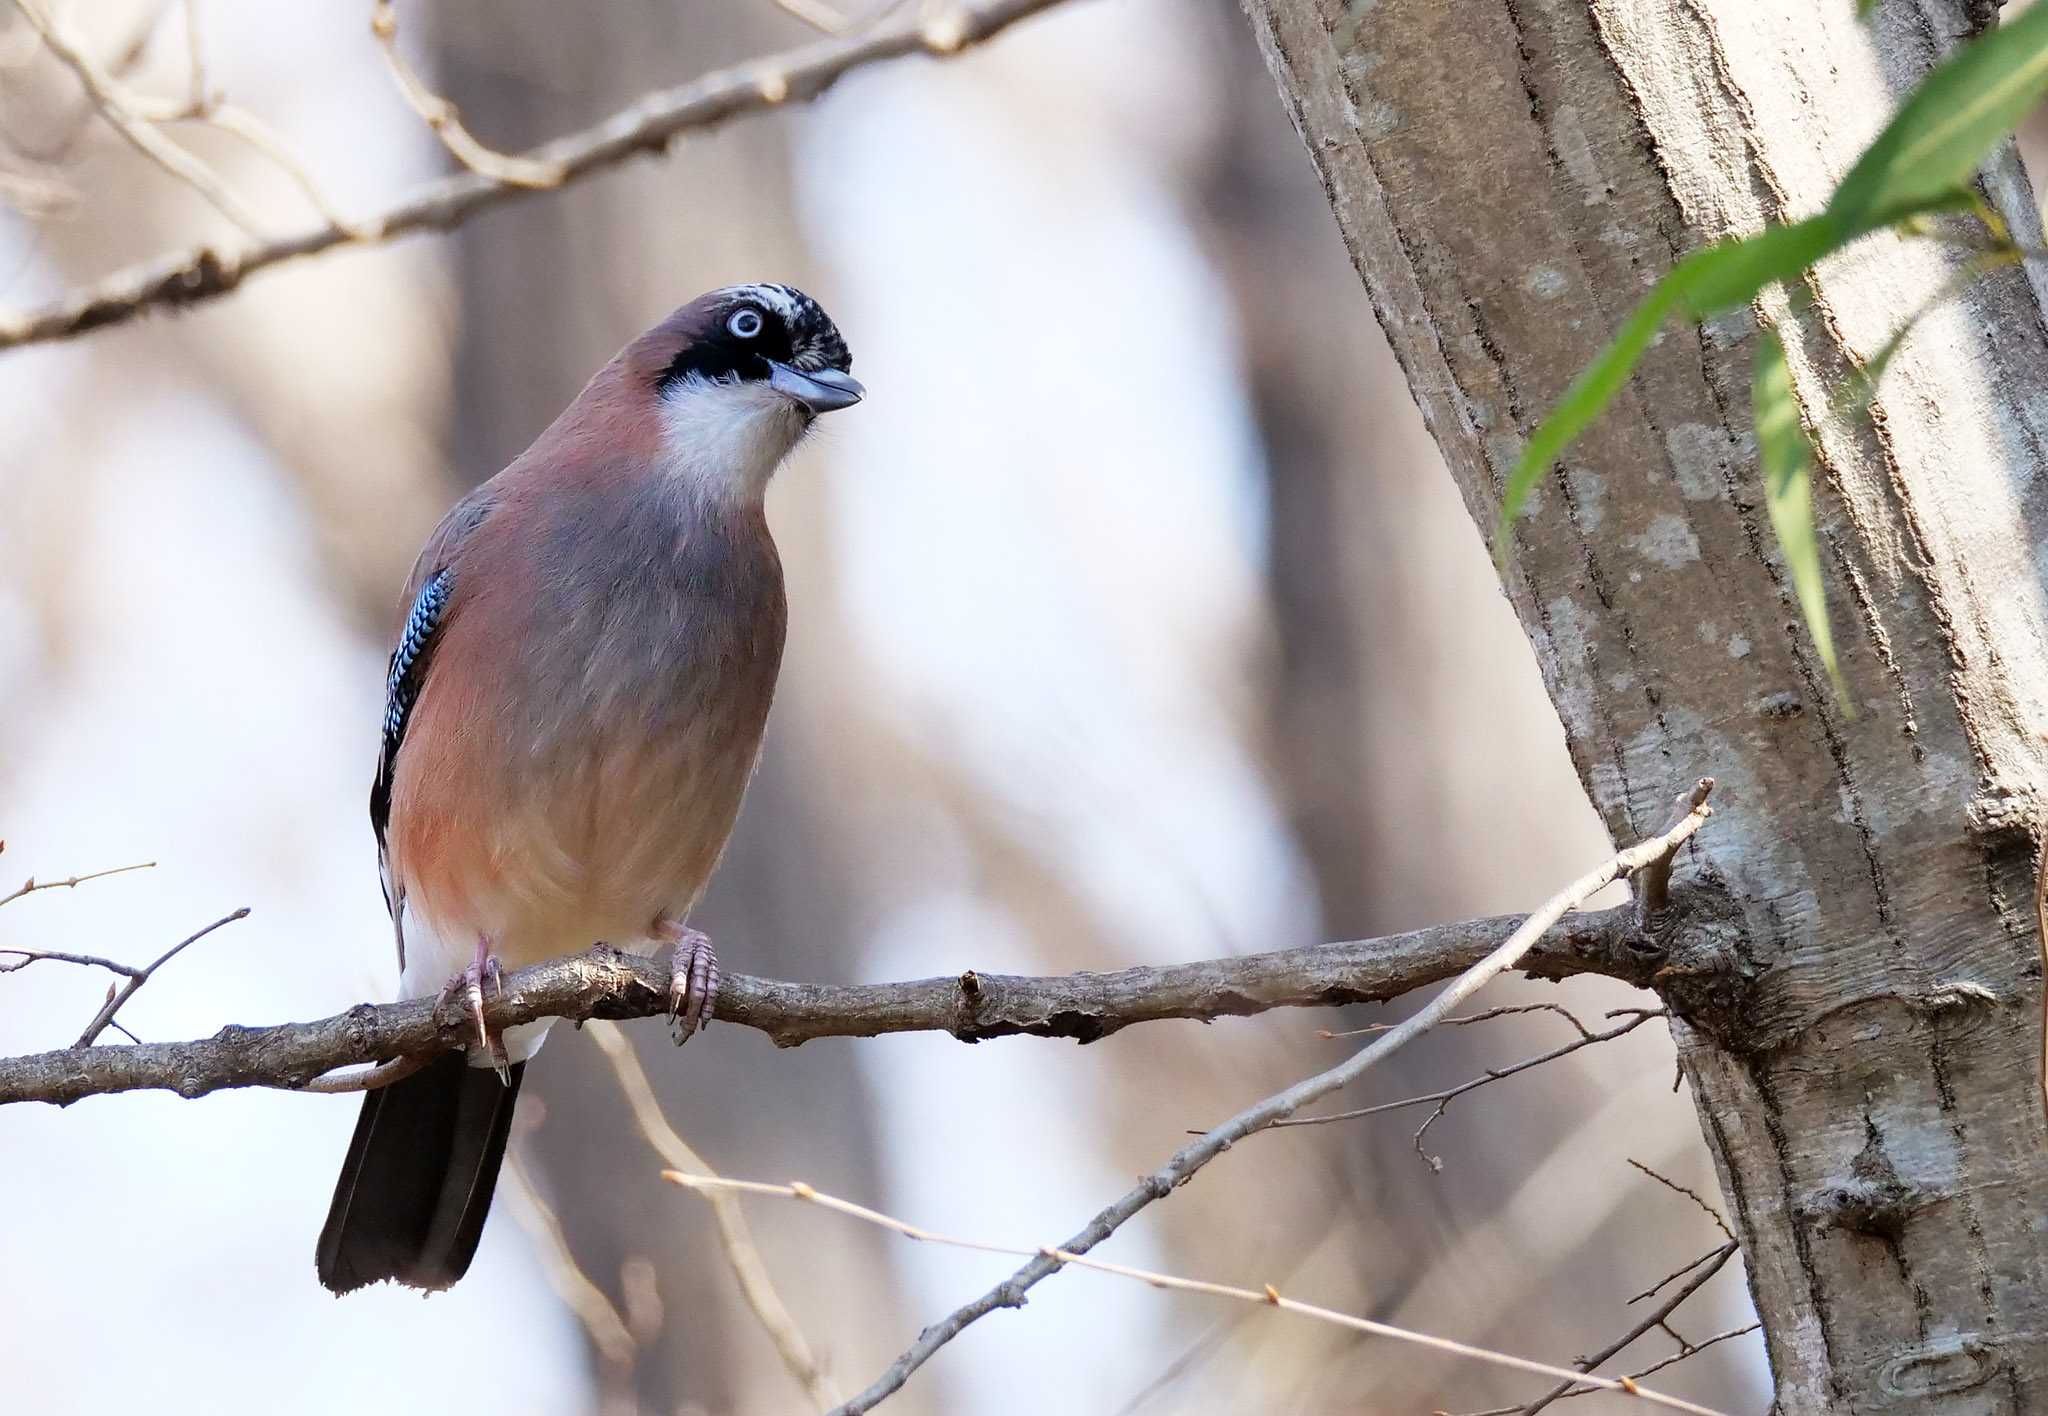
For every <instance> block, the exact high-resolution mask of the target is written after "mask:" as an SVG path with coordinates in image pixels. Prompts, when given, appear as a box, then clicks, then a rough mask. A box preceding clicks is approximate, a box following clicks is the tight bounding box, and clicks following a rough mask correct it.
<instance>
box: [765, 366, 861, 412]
mask: <svg viewBox="0 0 2048 1416" xmlns="http://www.w3.org/2000/svg"><path fill="white" fill-rule="evenodd" d="M768 386H769V387H770V388H772V389H775V390H776V391H778V392H780V393H783V394H786V395H788V396H789V397H791V398H794V399H795V400H796V401H797V402H798V403H801V404H802V405H803V406H804V407H805V408H808V409H809V410H810V411H811V412H813V413H830V412H832V411H833V410H834V409H835V408H851V407H853V405H854V404H856V403H858V402H860V398H861V395H862V394H864V393H866V392H867V390H866V389H864V388H862V387H861V386H860V381H859V380H858V379H856V378H854V377H853V375H851V374H842V373H840V372H839V371H838V370H837V369H820V370H818V371H817V372H816V373H814V374H806V373H804V372H802V371H801V370H798V369H792V368H791V367H790V366H789V365H787V364H784V363H782V362H781V361H779V360H776V359H770V360H769V361H768Z"/></svg>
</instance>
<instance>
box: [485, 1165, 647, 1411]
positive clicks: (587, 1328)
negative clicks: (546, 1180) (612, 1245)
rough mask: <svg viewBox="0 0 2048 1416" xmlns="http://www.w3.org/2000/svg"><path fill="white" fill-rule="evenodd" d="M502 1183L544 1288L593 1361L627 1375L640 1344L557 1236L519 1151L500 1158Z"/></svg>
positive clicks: (554, 1223)
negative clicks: (578, 1329) (585, 1339)
mask: <svg viewBox="0 0 2048 1416" xmlns="http://www.w3.org/2000/svg"><path fill="white" fill-rule="evenodd" d="M504 1178H505V1181H506V1183H505V1185H504V1187H503V1189H504V1193H505V1195H506V1197H507V1198H508V1199H510V1200H511V1201H512V1208H513V1210H514V1211H515V1213H516V1215H517V1218H518V1220H519V1225H520V1228H522V1229H524V1230H525V1231H526V1232H527V1234H528V1235H529V1236H531V1237H532V1239H533V1241H534V1247H535V1248H536V1249H538V1250H539V1251H540V1260H541V1266H542V1267H543V1268H545V1269H546V1270H547V1275H548V1283H549V1284H550V1285H551V1286H552V1287H553V1288H554V1290H555V1293H556V1294H557V1295H558V1296H559V1297H560V1298H561V1300H562V1301H563V1302H564V1303H566V1304H567V1305H568V1307H569V1311H570V1312H572V1313H574V1314H575V1315H576V1320H577V1321H578V1322H580V1323H582V1324H583V1330H584V1332H586V1333H588V1334H589V1335H590V1345H591V1346H592V1347H594V1348H596V1349H597V1355H598V1356H599V1357H601V1358H603V1359H604V1361H605V1363H606V1364H607V1365H608V1366H609V1367H611V1368H612V1369H614V1370H615V1371H621V1370H628V1369H630V1368H631V1367H632V1365H633V1362H634V1359H635V1358H636V1357H637V1356H638V1355H639V1350H640V1344H639V1343H638V1342H636V1341H635V1340H634V1338H633V1334H632V1332H631V1330H630V1329H628V1328H627V1326H626V1320H625V1319H624V1318H623V1317H621V1316H620V1314H619V1310H618V1309H617V1308H616V1307H615V1306H613V1304H612V1300H611V1299H609V1298H607V1297H606V1296H605V1292H604V1290H603V1289H602V1288H599V1287H598V1286H597V1285H596V1284H595V1283H594V1282H592V1281H591V1278H590V1275H589V1274H587V1273H585V1272H584V1271H583V1266H582V1265H581V1264H579V1263H577V1262H576V1255H575V1252H574V1251H573V1250H571V1249H570V1248H569V1240H568V1237H567V1236H566V1235H564V1234H563V1233H562V1222H561V1220H559V1219H557V1218H556V1217H555V1211H554V1207H553V1206H552V1205H550V1204H549V1203H548V1202H547V1201H546V1200H544V1199H542V1198H541V1193H540V1187H539V1186H537V1185H535V1184H534V1183H533V1176H532V1175H530V1174H529V1173H528V1172H527V1169H526V1161H525V1158H524V1157H523V1156H522V1155H521V1153H520V1148H519V1147H518V1146H514V1147H512V1148H511V1149H510V1150H508V1151H507V1152H506V1153H505V1174H504Z"/></svg>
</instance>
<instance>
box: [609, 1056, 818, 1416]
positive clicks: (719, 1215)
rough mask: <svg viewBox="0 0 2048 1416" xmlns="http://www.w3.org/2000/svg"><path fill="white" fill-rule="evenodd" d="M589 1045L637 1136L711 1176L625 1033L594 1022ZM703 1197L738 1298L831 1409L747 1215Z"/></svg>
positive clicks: (666, 1157)
mask: <svg viewBox="0 0 2048 1416" xmlns="http://www.w3.org/2000/svg"><path fill="white" fill-rule="evenodd" d="M585 1031H587V1032H588V1033H589V1034H590V1036H591V1038H592V1040H593V1041H595V1042H596V1043H597V1045H598V1048H599V1050H600V1051H602V1052H603V1053H604V1055H605V1060H606V1061H607V1062H609V1063H611V1066H612V1071H613V1072H614V1073H616V1074H617V1076H618V1079H619V1090H620V1091H622V1092H624V1093H625V1096H626V1105H627V1106H628V1107H630V1108H631V1109H632V1112H633V1120H634V1121H635V1122H636V1123H637V1124H638V1125H639V1127H640V1134H641V1135H643V1136H645V1137H646V1138H647V1143H648V1144H649V1145H650V1146H652V1147H653V1148H654V1153H655V1154H656V1155H658V1156H660V1157H661V1158H662V1160H663V1161H664V1162H666V1163H667V1164H668V1165H670V1166H673V1167H675V1168H676V1169H679V1170H680V1169H688V1170H691V1171H694V1172H696V1173H698V1174H703V1175H709V1174H710V1173H711V1167H710V1166H709V1165H707V1164H706V1163H705V1161H704V1157H703V1156H701V1155H699V1154H697V1152H696V1150H695V1148H693V1147H692V1146H691V1145H690V1144H689V1142H687V1141H685V1140H684V1139H683V1138H682V1137H681V1136H680V1135H678V1134H676V1129H675V1127H673V1126H671V1125H669V1123H668V1118H667V1117H666V1116H665V1115H663V1114H662V1110H661V1102H660V1101H659V1100H658V1099H657V1098H656V1097H655V1095H654V1087H653V1086H652V1085H651V1084H650V1083H649V1082H648V1080H647V1071H646V1069H645V1068H643V1067H642V1066H641V1065H640V1055H639V1054H638V1053H637V1052H635V1051H634V1050H633V1044H632V1042H631V1041H629V1040H628V1039H627V1037H626V1035H625V1033H623V1032H621V1031H620V1030H619V1029H618V1028H617V1027H615V1026H614V1025H612V1024H611V1023H607V1022H603V1021H597V1022H593V1023H591V1024H590V1026H589V1027H588V1028H587V1029H585ZM705 1198H706V1199H707V1200H709V1201H710V1202H711V1215H712V1218H713V1219H714V1220H715V1221H716V1222H717V1225H718V1243H719V1247H720V1248H721V1249H723V1250H724V1251H725V1262H726V1265H727V1266H728V1267H729V1268H731V1269H732V1273H733V1277H734V1278H735V1279H737V1280H738V1281H739V1286H740V1296H741V1297H742V1298H744V1299H745V1300H746V1304H747V1306H748V1307H749V1308H751V1309H752V1310H753V1313H754V1317H755V1319H756V1320H757V1321H758V1322H759V1323H760V1324H761V1327H762V1330H763V1331H765V1332H766V1333H767V1334H768V1340H769V1341H770V1342H772V1343H773V1344H774V1345H775V1351H776V1353H777V1355H779V1356H780V1357H781V1358H782V1365H783V1366H785V1367H787V1368H788V1369H789V1374H790V1375H791V1376H792V1377H794V1378H796V1381H797V1384H798V1385H799V1386H801V1387H802V1388H803V1389H804V1393H805V1394H806V1395H807V1396H809V1397H810V1399H811V1401H812V1402H813V1403H815V1405H816V1406H817V1409H818V1410H820V1411H824V1410H829V1409H830V1408H831V1407H832V1406H833V1405H834V1404H835V1403H837V1402H838V1400H839V1393H838V1391H837V1390H836V1389H835V1388H834V1387H833V1385H832V1381H831V1379H830V1378H829V1377H827V1376H826V1375H825V1369H824V1366H823V1365H822V1364H821V1363H820V1362H819V1361H818V1359H817V1358H816V1357H815V1356H813V1355H812V1353H811V1345H810V1343H809V1342H807V1341H806V1340H805V1339H804V1335H803V1331H802V1329H800V1328H798V1327H797V1325H796V1319H795V1318H793V1317H791V1316H790V1313H789V1309H788V1307H787V1306H786V1305H785V1304H784V1303H783V1301H782V1295H781V1294H779V1293H777V1292H776V1291H775V1281H774V1280H773V1279H771V1278H770V1277H769V1276H768V1266H767V1265H766V1264H765V1263H763V1262H762V1261H761V1251H760V1248H759V1247H758V1246H757V1245H756V1244H755V1243H754V1235H753V1231H752V1230H751V1229H749V1228H748V1226H747V1217H746V1214H745V1213H744V1212H743V1211H742V1210H741V1209H740V1207H739V1204H738V1203H737V1202H736V1201H735V1200H734V1199H733V1198H732V1197H731V1196H730V1195H725V1194H720V1193H716V1192H714V1191H709V1190H707V1191H706V1192H705Z"/></svg>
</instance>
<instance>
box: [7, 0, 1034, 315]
mask: <svg viewBox="0 0 2048 1416" xmlns="http://www.w3.org/2000/svg"><path fill="white" fill-rule="evenodd" d="M1058 3H1060V0H990V3H987V4H984V5H981V6H979V7H975V8H971V9H955V10H949V11H948V12H947V14H946V17H945V19H944V21H943V22H935V23H933V24H930V25H925V24H922V23H915V22H913V23H899V24H896V25H893V26H890V27H888V28H886V29H881V30H878V31H877V32H875V33H874V34H871V35H859V36H855V37H849V38H844V39H831V40H824V41H820V42H818V43H815V44H811V45H807V46H804V47H802V48H799V49H794V50H790V51H788V52H785V53H783V54H779V55H774V56H772V57H769V58H765V59H759V60H754V61H751V62H749V63H746V64H743V65H739V66H737V67H735V68H731V69H724V70H720V71H718V72H716V73H712V74H707V75H705V76H704V77H703V78H700V79H698V80H696V81H695V82H693V83H688V84H684V85H681V86H680V87H677V88H672V89H665V90H659V91H657V92H654V93H650V94H646V95H644V96H643V97H641V98H640V99H639V100H638V101H636V102H635V103H633V104H632V105H631V106H629V107H627V108H624V109H621V110H620V111H619V112H617V113H615V114H613V115H612V116H611V117H610V118H607V119H605V120H604V121H603V122H601V123H598V124H597V125H595V126H594V127H590V128H586V129H583V130H582V131H580V132H576V133H571V134H569V135H567V136H565V137H562V138H559V139H557V140H555V141H554V142H551V143H548V144H546V145H544V146H542V147H540V148H537V149H535V150H534V151H532V152H530V153H526V154H522V155H521V158H520V160H521V161H530V162H535V163H542V164H557V165H559V167H560V170H561V177H560V180H559V182H558V183H557V184H556V185H557V186H567V185H569V184H570V183H572V182H575V181H578V180H580V179H582V178H584V177H587V176H590V175H591V174H593V173H596V172H601V171H604V170H605V169H606V168H609V167H613V166H616V165H617V164H619V163H621V162H623V161H625V160H626V159H627V158H629V157H633V156H636V155H638V154H641V153H652V152H661V151H664V150H666V149H667V148H668V146H669V145H670V144H671V143H672V142H674V141H675V139H676V138H677V137H678V136H679V135H680V134H682V133H686V132H691V131H695V130H699V129H704V128H709V127H713V126H715V125H716V124H719V123H722V122H724V121H726V120H727V119H730V118H735V117H738V116H739V115H741V114H744V113H753V112H758V111H760V110H763V109H767V108H773V107H775V106H777V105H778V104H782V103H786V102H790V101H792V100H795V101H805V100H809V99H813V98H816V97H817V96H818V95H819V94H821V93H823V92H824V91H825V90H826V89H828V88H830V87H831V86H832V84H833V83H834V82H836V81H837V80H838V79H839V78H840V76H842V75H843V74H845V73H847V72H848V71H850V70H853V69H857V68H861V67H863V66H864V65H867V64H873V63H878V62H881V61H883V60H887V59H894V58H899V57H901V56H903V55H906V54H915V53H927V54H940V55H943V54H951V53H954V52H956V51H958V50H962V49H966V48H968V47H970V46H972V45H975V44H978V43H980V42H982V41H984V40H986V39H989V38H990V37H992V36H994V35H996V34H998V33H1000V32H1001V31H1002V30H1004V29H1007V28H1008V27H1009V26H1011V25H1013V24H1015V23H1017V22H1018V21H1019V20H1023V19H1026V18H1028V17H1030V16H1032V15H1035V14H1037V13H1038V12H1039V11H1041V10H1046V9H1049V8H1051V7H1052V6H1053V5H1055V4H1058ZM533 190H535V189H534V188H532V187H522V186H515V185H512V184H510V183H507V182H503V181H499V180H496V179H494V178H492V177H489V176H486V175H485V174H483V173H481V172H476V171H464V172H458V173H455V174H454V175H452V176H449V177H446V178H443V179H441V180H439V181H436V182H430V183H427V184H425V185H423V186H421V187H419V188H417V189H415V190H414V191H413V192H412V194H411V195H409V196H407V197H405V198H403V199H402V200H400V201H399V202H398V203H396V204H395V205H393V206H391V207H390V208H388V209H386V210H385V211H383V212H382V213H380V214H378V215H377V216H374V217H372V218H369V219H367V220H364V221H361V222H358V223H355V224H354V225H353V226H352V227H345V226H343V225H341V224H338V223H335V222H332V221H330V222H328V223H327V224H325V225H322V226H318V227H314V228H311V229H309V230H304V231H299V232H296V233H294V234H292V235H289V236H284V237H280V238H278V239H276V240H272V241H266V242H263V243H260V244H258V245H256V246H253V247H251V248H249V249H246V250H242V251H234V252H225V253H224V252H221V251H218V250H215V249H214V248H212V247H211V246H197V247H194V248H192V249H191V250H188V251H183V252H178V253H174V254H171V255H168V256H163V257H159V258H158V259H155V260H152V261H148V262H145V263H143V264H141V265H138V266H132V267H130V268H129V269H127V270H125V271H120V272H117V273H115V274H114V275H111V276H109V277H108V278H107V279H106V280H104V281H103V282H101V283H100V284H98V285H95V286H92V287H89V288H87V289H84V290H79V291H74V292H73V293H71V294H69V295H67V296H64V297H63V298H61V299H59V300H57V301H56V302H54V303H52V304H50V305H46V306H43V307H41V308H38V309H33V310H28V311H24V312H22V313H20V314H17V315H13V316H8V317H0V348H7V347H10V346H13V345H17V344H28V343H33V342H36V341H39V340H49V339H62V338H66V337H68V336H71V335H76V334H83V333H85V332H86V331H88V330H93V329H98V328H101V327H102V326H105V325H110V324H118V323H121V322H122V321H124V320H129V319H132V318H134V317H135V316H136V315H138V314H140V313H141V312H142V311H144V310H148V309H155V308H169V307H172V306H181V305H190V304H194V303H197V302H199V301H202V300H209V299H213V298H215V297H216V296H220V295H225V294H226V293H228V292H229V291H230V290H233V289H234V288H235V287H236V286H238V285H240V284H241V283H242V281H243V280H244V279H246V278H247V277H248V276H250V275H252V274H254V273H255V272H257V271H260V270H264V269H267V268H269V267H270V266H274V265H278V264H281V263H283V262H285V261H290V260H296V259H298V258H300V257H302V256H310V255H314V254H316V253H318V252H321V251H325V250H329V249H331V248H333V247H336V246H345V245H346V246H369V245H378V244H382V243H384V242H387V241H391V240H394V239H396V238H397V237H400V236H403V235H407V234H409V233H412V232H416V231H432V230H439V231H446V230H450V229H452V228H453V227H455V226H458V225H460V224H461V223H462V222H463V221H465V220H467V219H468V218H469V217H471V216H473V215H475V214H476V213H477V212H479V211H481V210H483V209H484V208H486V207H491V206H496V205H498V204H499V203H501V202H506V201H511V200H513V199H515V198H517V197H520V196H523V195H527V194H529V193H531V192H532V191H533Z"/></svg>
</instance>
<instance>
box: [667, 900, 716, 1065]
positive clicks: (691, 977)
mask: <svg viewBox="0 0 2048 1416" xmlns="http://www.w3.org/2000/svg"><path fill="white" fill-rule="evenodd" d="M654 934H655V937H656V938H657V939H665V940H667V941H668V946H669V948H668V967H669V985H668V1019H669V1022H670V1024H672V1025H673V1027H674V1029H675V1039H676V1045H677V1046H678V1047H680V1046H682V1045H683V1044H684V1043H686V1042H688V1041H689V1040H690V1039H691V1038H693V1037H695V1036H696V1035H697V1034H698V1033H699V1032H701V1031H702V1030H703V1029H704V1028H706V1027H708V1026H709V1025H710V1023H711V1009H712V1004H713V1003H714V1001H715V1000H716V999H717V997H718V951H717V950H715V949H713V948H712V947H711V941H710V939H708V938H707V937H705V935H704V934H703V933H702V931H700V930H695V929H692V928H690V927H689V926H688V925H687V924H683V923H681V922H679V921H677V920H673V919H670V918H669V917H668V916H667V915H663V916H661V918H659V919H657V920H655V921H654Z"/></svg>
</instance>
